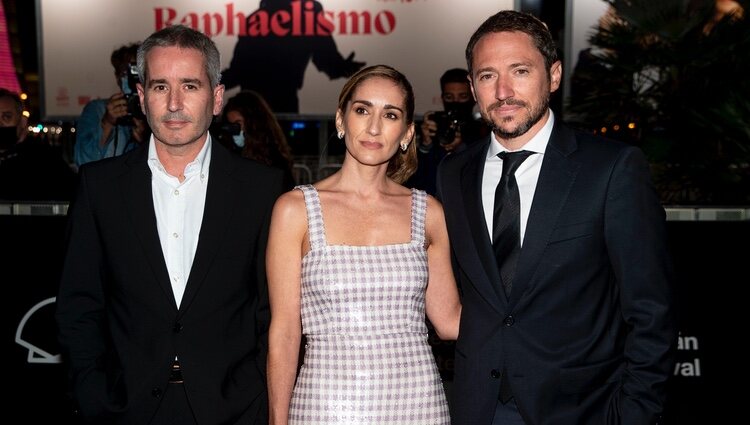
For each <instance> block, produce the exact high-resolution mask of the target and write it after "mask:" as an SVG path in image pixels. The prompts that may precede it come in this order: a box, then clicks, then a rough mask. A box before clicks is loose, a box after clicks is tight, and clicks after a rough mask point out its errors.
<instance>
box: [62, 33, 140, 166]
mask: <svg viewBox="0 0 750 425" xmlns="http://www.w3.org/2000/svg"><path fill="white" fill-rule="evenodd" d="M138 46H139V43H133V44H128V45H125V46H122V47H120V48H118V49H117V50H115V51H114V52H112V56H111V57H110V61H111V62H112V67H113V68H114V71H115V79H116V80H117V86H118V87H119V88H120V91H118V92H117V93H115V94H113V95H112V96H110V97H109V99H95V100H92V101H90V102H89V103H87V104H86V106H85V107H84V108H83V112H82V113H81V116H80V117H79V119H78V125H77V131H78V132H77V136H76V144H75V146H74V148H73V156H74V160H75V163H76V165H77V166H81V165H83V164H85V163H87V162H91V161H98V160H100V159H102V158H109V157H112V156H116V155H121V154H122V153H124V152H127V151H129V150H131V149H133V148H134V147H135V146H136V145H137V144H138V143H141V142H143V141H145V140H148V137H149V130H148V125H147V124H146V120H145V118H144V117H143V113H142V111H141V108H140V103H139V100H138V93H137V92H136V87H135V84H136V82H137V81H138V75H137V72H136V71H135V69H133V68H132V66H131V64H132V65H134V64H135V60H136V53H137V51H138Z"/></svg>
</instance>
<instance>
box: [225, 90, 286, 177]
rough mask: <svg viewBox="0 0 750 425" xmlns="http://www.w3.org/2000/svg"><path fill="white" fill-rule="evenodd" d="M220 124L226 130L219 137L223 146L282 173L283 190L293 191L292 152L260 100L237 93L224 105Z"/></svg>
mask: <svg viewBox="0 0 750 425" xmlns="http://www.w3.org/2000/svg"><path fill="white" fill-rule="evenodd" d="M222 123H224V127H225V128H226V129H229V131H224V132H222V133H223V134H222V135H220V136H219V139H220V140H221V143H222V144H224V145H225V146H227V147H228V148H229V149H230V150H232V151H234V152H236V153H238V154H239V155H240V156H242V157H244V158H248V159H252V160H254V161H258V162H260V163H262V164H265V165H270V166H271V167H275V168H279V169H281V170H283V171H284V184H285V186H286V188H287V189H291V188H292V187H294V177H293V175H292V166H293V160H292V152H291V149H290V148H289V144H288V143H287V141H286V137H284V131H283V130H282V129H281V125H280V124H279V122H278V121H277V120H276V117H275V116H274V114H273V111H271V108H270V107H269V106H268V103H267V102H266V101H265V99H263V96H261V95H260V94H259V93H257V92H254V91H252V90H244V91H241V92H239V93H238V94H236V95H235V96H234V97H232V98H231V99H229V100H228V101H227V104H226V106H225V107H224V110H223V113H222ZM230 127H233V128H231V129H230ZM230 136H231V140H230Z"/></svg>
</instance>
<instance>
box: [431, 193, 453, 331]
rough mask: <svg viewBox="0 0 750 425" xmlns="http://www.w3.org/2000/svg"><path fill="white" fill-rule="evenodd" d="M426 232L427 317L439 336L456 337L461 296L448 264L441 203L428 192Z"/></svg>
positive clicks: (445, 230) (446, 232)
mask: <svg viewBox="0 0 750 425" xmlns="http://www.w3.org/2000/svg"><path fill="white" fill-rule="evenodd" d="M425 233H426V237H427V243H428V246H427V266H428V268H429V282H428V284H427V293H426V294H425V299H426V310H427V318H428V319H430V322H431V323H432V326H433V327H434V328H435V331H436V332H437V335H438V337H439V338H440V339H444V340H454V339H456V338H458V324H459V321H460V317H461V300H460V299H459V297H458V288H456V280H455V278H454V277H453V269H452V267H451V257H450V243H449V242H448V230H447V229H446V225H445V216H444V215H443V207H442V205H440V202H438V201H437V200H436V199H435V198H433V197H431V196H430V197H428V199H427V218H426V223H425Z"/></svg>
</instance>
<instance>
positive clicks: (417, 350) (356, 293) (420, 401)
mask: <svg viewBox="0 0 750 425" xmlns="http://www.w3.org/2000/svg"><path fill="white" fill-rule="evenodd" d="M297 188H298V189H301V190H302V192H303V193H304V196H305V206H306V208H307V221H308V230H309V236H310V245H311V249H310V251H309V252H308V253H307V255H306V256H305V257H304V258H303V260H302V301H301V302H302V332H303V334H304V335H305V336H306V337H307V344H306V345H305V357H304V364H303V365H302V368H301V370H300V373H299V376H298V378H297V383H296V385H295V387H294V393H293V395H292V401H291V405H290V411H289V423H290V424H305V425H315V424H378V425H382V424H425V425H436V424H449V423H450V417H449V413H448V405H447V403H446V399H445V392H444V390H443V386H442V383H441V381H440V375H439V374H438V370H437V366H436V365H435V359H434V357H433V356H432V351H431V349H430V346H429V345H428V343H427V327H426V325H425V288H426V286H427V252H426V250H425V248H424V244H425V230H424V228H425V213H426V209H427V196H426V194H425V192H423V191H419V190H412V201H411V208H412V211H411V241H410V242H407V243H400V244H389V245H380V246H348V245H328V243H327V241H326V234H325V229H324V226H323V217H322V214H321V208H320V198H319V197H318V192H317V191H316V190H315V188H314V187H312V186H311V185H306V186H298V187H297Z"/></svg>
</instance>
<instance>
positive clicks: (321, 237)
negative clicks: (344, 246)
mask: <svg viewBox="0 0 750 425" xmlns="http://www.w3.org/2000/svg"><path fill="white" fill-rule="evenodd" d="M295 189H299V190H301V191H302V194H303V195H304V196H305V209H306V210H307V233H308V235H309V236H310V249H318V248H322V247H324V246H325V245H326V234H325V228H324V227H323V213H322V210H321V208H320V197H319V196H318V191H317V190H316V189H315V187H313V185H311V184H306V185H300V186H296V187H295Z"/></svg>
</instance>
